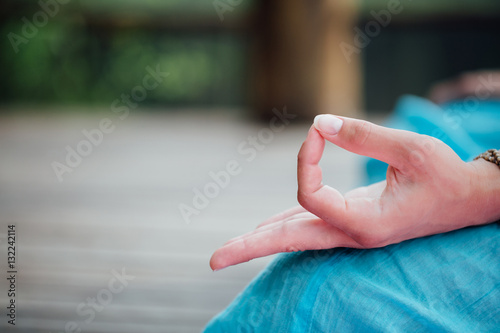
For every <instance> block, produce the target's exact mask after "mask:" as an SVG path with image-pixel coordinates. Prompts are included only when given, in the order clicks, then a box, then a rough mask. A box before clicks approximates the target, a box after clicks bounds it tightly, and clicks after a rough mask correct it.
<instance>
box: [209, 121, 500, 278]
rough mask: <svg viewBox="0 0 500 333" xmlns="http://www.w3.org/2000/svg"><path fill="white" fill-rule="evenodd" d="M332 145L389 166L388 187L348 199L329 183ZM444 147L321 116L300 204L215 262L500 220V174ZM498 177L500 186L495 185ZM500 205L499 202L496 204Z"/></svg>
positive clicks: (306, 154)
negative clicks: (325, 173)
mask: <svg viewBox="0 0 500 333" xmlns="http://www.w3.org/2000/svg"><path fill="white" fill-rule="evenodd" d="M325 139H326V140H328V141H330V142H332V143H334V144H336V145H337V146H339V147H342V148H344V149H347V150H349V151H351V152H354V153H357V154H361V155H365V156H369V157H372V158H376V159H379V160H381V161H384V162H386V163H388V164H389V168H388V170H387V179H386V181H383V182H380V183H376V184H373V185H371V186H368V187H361V188H357V189H354V190H352V191H350V192H347V193H346V194H345V195H342V194H341V193H339V192H338V191H337V190H335V189H334V188H331V187H329V186H327V185H323V184H322V182H321V181H322V171H321V168H320V167H319V165H318V163H319V161H320V159H321V156H322V154H323V149H324V146H325ZM497 169H498V167H497V166H495V165H494V164H493V163H489V162H486V161H484V160H478V161H474V162H471V163H465V162H463V161H462V160H461V159H460V158H459V157H458V156H457V155H456V154H455V153H454V152H453V150H451V148H449V147H448V146H447V145H446V144H444V143H443V142H441V141H439V140H437V139H434V138H431V137H428V136H423V135H419V134H416V133H412V132H408V131H401V130H394V129H389V128H385V127H382V126H377V125H374V124H372V123H369V122H366V121H362V120H356V119H350V118H340V117H335V116H332V115H321V116H318V117H316V119H315V125H314V126H313V127H311V129H310V130H309V133H308V135H307V138H306V140H305V142H304V144H303V145H302V148H301V149H300V152H299V155H298V172H297V174H298V201H299V203H300V204H301V206H302V207H295V208H292V209H290V210H288V211H285V212H284V213H281V214H279V215H276V216H274V217H272V218H270V219H269V220H267V221H265V222H264V223H262V224H261V225H259V226H258V227H257V228H256V229H255V230H254V231H252V232H250V233H247V234H245V235H243V236H240V237H236V238H234V239H232V240H230V241H228V242H227V243H226V244H225V245H224V246H223V247H221V248H220V249H218V250H217V251H216V252H215V253H214V254H213V256H212V259H211V261H210V266H211V267H212V269H214V270H218V269H221V268H224V267H227V266H230V265H235V264H238V263H242V262H245V261H248V260H251V259H253V258H257V257H262V256H267V255H270V254H274V253H278V252H291V251H303V250H313V249H328V248H334V247H353V248H373V247H382V246H385V245H388V244H393V243H398V242H401V241H404V240H407V239H411V238H416V237H422V236H426V235H432V234H436V233H441V232H446V231H451V230H454V229H459V228H463V227H466V226H470V225H477V224H483V223H487V222H492V221H495V220H496V219H499V218H500V210H499V207H500V202H499V200H498V198H500V193H499V190H500V184H499V181H498V180H500V176H499V175H498V174H497V173H499V172H500V171H499V170H497ZM493 177H496V179H497V181H493V182H492V181H491V179H492V178H493ZM493 201H495V202H493Z"/></svg>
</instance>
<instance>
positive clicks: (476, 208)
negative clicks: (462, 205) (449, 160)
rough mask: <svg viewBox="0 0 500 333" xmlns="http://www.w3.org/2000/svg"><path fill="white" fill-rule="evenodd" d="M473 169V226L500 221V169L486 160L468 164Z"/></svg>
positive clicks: (471, 197)
mask: <svg viewBox="0 0 500 333" xmlns="http://www.w3.org/2000/svg"><path fill="white" fill-rule="evenodd" d="M468 165H469V167H470V168H471V172H472V177H471V184H470V186H471V188H472V191H471V195H470V204H471V205H472V207H471V210H470V211H471V212H472V213H473V214H474V215H475V216H474V217H473V218H472V225H479V224H485V223H490V222H495V221H498V220H500V168H499V167H498V165H496V164H494V163H491V162H488V161H486V160H484V159H477V160H474V161H472V162H469V163H468Z"/></svg>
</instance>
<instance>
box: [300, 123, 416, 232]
mask: <svg viewBox="0 0 500 333" xmlns="http://www.w3.org/2000/svg"><path fill="white" fill-rule="evenodd" d="M325 139H326V140H328V141H330V142H332V143H334V144H335V145H337V146H339V147H341V148H344V149H346V150H348V151H350V152H353V153H356V154H359V155H364V156H368V157H372V158H375V159H378V160H381V161H384V162H386V163H388V164H389V165H391V166H392V167H393V168H395V169H399V170H401V169H406V168H407V167H408V156H409V147H410V146H411V142H412V140H413V139H414V138H413V136H412V133H410V132H407V131H401V130H394V129H389V128H386V127H382V126H378V125H375V124H373V123H370V122H367V121H364V120H358V119H352V118H347V117H337V116H333V115H329V114H328V115H327V114H325V115H318V116H316V118H315V120H314V125H313V126H312V127H311V129H310V130H309V132H308V135H307V138H306V140H305V141H304V144H303V145H302V147H301V149H300V152H299V154H298V163H297V179H298V193H297V198H298V200H299V203H300V204H301V205H302V206H303V207H304V208H305V209H307V210H308V211H310V212H312V213H313V214H315V215H316V216H318V217H320V218H321V219H323V220H324V221H326V222H328V223H330V224H333V225H335V226H337V227H339V228H340V229H342V230H344V231H345V232H347V233H348V234H352V232H353V231H354V230H356V228H358V227H359V226H358V225H357V223H356V220H357V217H358V216H359V215H360V214H361V213H363V212H354V211H352V212H350V209H349V208H351V209H355V208H356V207H358V206H357V205H354V204H350V202H348V201H346V199H345V198H344V197H343V195H342V194H340V192H338V191H337V190H336V189H334V188H331V187H329V186H326V185H323V184H322V171H321V168H320V166H319V161H320V159H321V156H322V154H323V149H324V146H325V143H324V140H325ZM363 204H364V203H363Z"/></svg>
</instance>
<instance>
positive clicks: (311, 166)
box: [297, 125, 385, 240]
mask: <svg viewBox="0 0 500 333" xmlns="http://www.w3.org/2000/svg"><path fill="white" fill-rule="evenodd" d="M343 126H344V125H343ZM332 128H333V127H332ZM342 128H344V127H342ZM345 128H347V127H345ZM341 130H342V129H341ZM339 135H340V134H339ZM323 148H324V139H323V137H322V136H321V135H320V133H319V132H318V131H317V130H316V128H311V130H310V131H309V133H308V135H307V138H306V140H305V142H304V144H303V145H302V147H301V149H300V152H299V155H298V163H297V177H298V185H299V188H298V192H297V199H298V201H299V203H300V204H301V206H302V207H304V208H305V209H306V210H308V211H309V212H311V213H313V214H314V215H316V216H317V217H319V218H321V219H322V220H323V221H325V222H327V223H328V224H330V225H332V226H335V227H336V228H339V229H341V230H342V231H343V232H345V233H346V234H347V235H349V236H351V237H352V238H353V239H355V240H358V239H365V238H366V237H365V234H364V233H363V232H364V230H365V229H366V228H365V227H366V226H367V225H368V224H373V223H375V222H376V221H377V220H378V217H379V216H380V214H381V210H380V201H379V200H378V198H377V197H376V196H374V195H372V196H369V197H364V196H362V197H359V195H360V193H356V192H354V193H351V194H350V196H348V199H346V198H344V196H342V194H340V192H338V191H337V190H336V189H334V188H331V187H329V186H325V185H323V184H322V173H321V168H320V166H319V161H320V159H321V155H322V152H323ZM381 184H382V183H381ZM383 185H385V183H383V184H382V185H377V186H374V187H370V188H367V189H364V190H363V191H364V192H365V194H366V193H368V192H373V191H374V190H376V192H377V193H380V192H381V191H382V190H383ZM360 230H361V231H363V232H361V233H360Z"/></svg>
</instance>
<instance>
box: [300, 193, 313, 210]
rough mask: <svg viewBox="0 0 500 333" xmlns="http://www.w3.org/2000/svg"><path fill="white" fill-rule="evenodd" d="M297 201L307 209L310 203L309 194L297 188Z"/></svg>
mask: <svg viewBox="0 0 500 333" xmlns="http://www.w3.org/2000/svg"><path fill="white" fill-rule="evenodd" d="M297 201H298V202H299V204H300V205H301V206H302V207H304V208H305V209H308V207H309V203H310V196H309V195H308V194H307V193H305V192H303V191H301V190H299V191H297Z"/></svg>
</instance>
